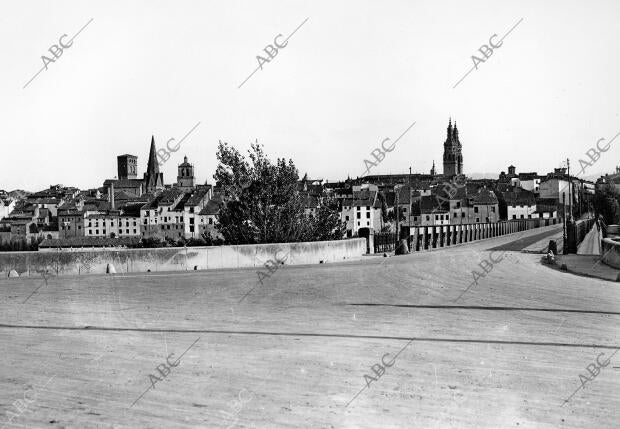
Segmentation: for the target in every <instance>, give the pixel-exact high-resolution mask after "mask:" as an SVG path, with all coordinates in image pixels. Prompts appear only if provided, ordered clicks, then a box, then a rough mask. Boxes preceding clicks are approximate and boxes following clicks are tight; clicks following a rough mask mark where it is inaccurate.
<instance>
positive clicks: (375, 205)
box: [340, 189, 383, 237]
mask: <svg viewBox="0 0 620 429" xmlns="http://www.w3.org/2000/svg"><path fill="white" fill-rule="evenodd" d="M378 194H379V191H376V190H372V191H371V190H368V189H363V190H360V191H357V192H355V191H354V192H353V198H347V199H345V200H343V202H342V210H341V212H340V220H341V221H343V222H345V223H346V231H347V232H346V234H347V237H354V236H357V235H358V232H359V229H360V228H372V229H374V230H375V231H380V230H381V227H382V226H383V222H382V218H381V202H380V200H379V198H378Z"/></svg>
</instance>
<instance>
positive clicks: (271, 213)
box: [213, 142, 344, 244]
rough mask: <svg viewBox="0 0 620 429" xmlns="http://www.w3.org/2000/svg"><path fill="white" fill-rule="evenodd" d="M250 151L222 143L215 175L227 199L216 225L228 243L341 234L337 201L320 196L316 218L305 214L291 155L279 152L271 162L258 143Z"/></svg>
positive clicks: (288, 240) (314, 238) (311, 239)
mask: <svg viewBox="0 0 620 429" xmlns="http://www.w3.org/2000/svg"><path fill="white" fill-rule="evenodd" d="M248 153H249V160H246V158H245V157H244V156H243V155H241V154H240V153H239V151H237V149H235V148H234V147H232V146H229V145H228V144H227V143H222V142H220V143H219V145H218V151H217V159H218V161H219V164H218V167H217V170H216V172H215V175H214V176H213V177H214V179H215V180H216V182H217V183H218V186H220V187H221V188H222V189H224V200H225V201H224V203H223V204H222V206H221V208H220V211H219V214H218V222H217V228H218V230H219V232H220V233H221V234H222V236H223V237H224V240H225V241H226V242H227V243H229V244H246V243H284V242H296V241H313V240H325V239H333V238H334V237H335V238H339V239H340V238H342V236H343V234H344V232H343V231H344V226H343V225H340V224H339V222H340V217H339V211H338V207H337V203H335V202H334V201H331V200H326V202H325V203H323V202H322V201H319V207H318V209H317V216H316V217H315V218H311V217H310V216H307V215H305V214H304V206H305V204H304V198H303V196H302V195H301V194H300V193H299V192H298V190H297V182H298V180H299V173H298V171H297V168H296V167H295V164H294V163H293V161H292V160H288V161H287V160H286V159H284V158H278V159H277V161H276V162H275V163H272V162H271V160H270V159H269V158H267V156H266V155H265V153H264V151H263V147H262V145H259V144H258V143H254V144H252V146H251V150H249V151H248ZM341 232H342V234H340V233H341ZM339 234H340V235H339ZM325 237H330V238H325Z"/></svg>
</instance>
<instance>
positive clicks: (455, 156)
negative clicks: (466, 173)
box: [443, 119, 463, 177]
mask: <svg viewBox="0 0 620 429" xmlns="http://www.w3.org/2000/svg"><path fill="white" fill-rule="evenodd" d="M443 174H444V176H446V177H452V176H456V175H459V174H463V154H462V146H461V142H460V141H459V130H458V129H457V128H456V122H455V123H454V128H452V119H450V121H449V122H448V136H447V137H446V141H445V142H444V144H443Z"/></svg>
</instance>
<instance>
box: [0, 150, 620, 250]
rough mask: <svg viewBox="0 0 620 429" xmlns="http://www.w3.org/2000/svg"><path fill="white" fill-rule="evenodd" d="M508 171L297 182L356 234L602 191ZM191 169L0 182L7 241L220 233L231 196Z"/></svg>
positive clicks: (516, 215) (517, 215) (456, 220)
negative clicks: (163, 175) (142, 178)
mask: <svg viewBox="0 0 620 429" xmlns="http://www.w3.org/2000/svg"><path fill="white" fill-rule="evenodd" d="M183 166H185V167H183ZM187 166H189V167H191V164H189V163H187V159H185V162H184V164H182V165H181V166H179V168H180V169H181V168H182V167H183V168H186V169H187V168H189V167H187ZM508 170H509V173H508V174H505V173H504V172H502V173H501V174H500V176H499V179H498V180H491V179H480V180H471V179H467V178H465V177H464V176H462V180H461V182H460V183H459V185H458V186H456V185H455V184H454V178H450V180H448V178H444V177H443V176H442V175H435V174H431V175H425V174H424V175H384V176H367V177H365V178H363V179H347V180H346V181H344V182H337V183H327V182H323V181H322V180H311V179H308V178H307V176H304V178H303V179H302V180H300V181H299V184H298V191H299V192H300V193H301V194H302V195H303V196H304V199H303V201H304V208H305V212H306V213H307V214H309V215H314V214H315V213H316V210H317V208H318V207H319V205H320V203H321V201H322V199H324V198H327V197H331V198H336V199H337V200H338V202H339V207H340V217H341V220H342V221H343V222H345V224H346V231H347V232H346V235H347V236H356V235H358V233H359V230H360V229H361V228H372V229H374V230H375V231H381V230H385V229H386V228H389V229H393V228H394V226H395V222H396V219H397V218H399V224H400V225H403V226H406V225H410V226H428V225H448V224H472V223H493V222H498V221H501V220H511V219H532V218H549V217H557V216H563V215H564V211H565V206H566V205H568V201H569V200H570V198H571V197H570V195H571V192H569V189H570V190H571V191H572V195H573V201H572V202H573V204H575V205H579V206H581V205H582V204H584V205H585V204H587V202H588V197H589V196H592V195H593V194H594V188H595V185H594V184H593V183H592V182H588V181H583V180H579V179H577V178H575V177H570V178H569V177H568V175H567V174H566V171H565V170H564V169H556V170H555V171H554V172H553V173H549V174H548V175H546V176H539V175H537V174H536V173H518V174H517V173H516V172H515V168H514V167H513V166H510V167H509V169H508ZM180 171H181V170H180ZM188 173H189V174H186V175H184V174H182V172H180V173H179V178H178V183H176V184H173V185H166V186H165V187H164V189H157V190H153V189H151V190H146V189H142V188H141V189H142V191H141V192H128V188H127V187H126V186H125V187H124V186H123V185H122V182H121V181H119V180H107V181H106V182H105V183H104V187H103V188H99V189H90V190H86V191H80V190H79V189H77V188H73V187H63V186H62V185H54V186H51V187H50V188H49V189H46V190H43V191H40V192H36V193H33V194H28V195H23V196H19V197H18V198H15V197H12V196H11V195H9V194H7V193H5V192H1V191H0V210H2V211H0V242H1V241H3V240H5V241H6V240H11V239H13V238H15V237H18V238H21V237H24V238H35V237H37V238H39V237H42V238H48V239H50V238H57V239H61V240H71V239H79V238H87V239H88V238H93V239H95V238H96V239H104V238H105V239H121V238H123V239H140V238H151V237H159V238H161V239H172V240H175V241H177V240H179V239H189V238H199V237H201V236H204V235H205V234H211V235H213V236H215V235H217V230H216V222H217V214H218V211H219V208H220V205H221V203H222V196H221V194H220V193H219V192H217V190H215V189H214V188H213V187H212V186H211V185H209V184H204V185H194V183H193V172H192V171H191V170H190V171H188ZM616 173H617V174H616V175H615V176H613V177H607V181H608V182H612V183H613V181H614V180H618V182H619V183H620V171H617V172H616ZM185 176H188V177H189V178H190V179H191V182H187V180H186V179H185ZM119 183H120V185H121V186H120V189H116V188H115V186H117V185H119ZM447 184H448V185H449V186H446V185H447ZM569 184H570V186H569ZM143 191H144V192H143Z"/></svg>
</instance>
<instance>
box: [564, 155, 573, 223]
mask: <svg viewBox="0 0 620 429" xmlns="http://www.w3.org/2000/svg"><path fill="white" fill-rule="evenodd" d="M566 166H567V167H568V197H569V200H568V218H569V219H570V220H572V219H573V190H572V186H571V185H572V181H571V180H570V159H568V158H566Z"/></svg>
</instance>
